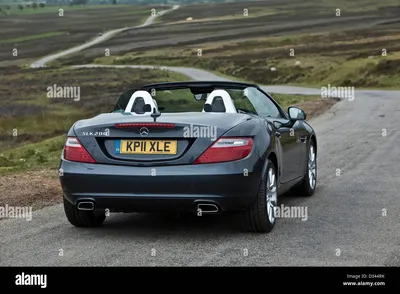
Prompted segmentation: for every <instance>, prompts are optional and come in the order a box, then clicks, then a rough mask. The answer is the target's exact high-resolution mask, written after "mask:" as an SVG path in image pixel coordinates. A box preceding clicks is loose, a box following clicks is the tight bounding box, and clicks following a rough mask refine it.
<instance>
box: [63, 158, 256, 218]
mask: <svg viewBox="0 0 400 294" xmlns="http://www.w3.org/2000/svg"><path fill="white" fill-rule="evenodd" d="M262 167H263V161H262V160H261V159H260V158H257V159H255V158H254V157H253V159H245V160H240V161H237V162H231V163H219V164H201V165H180V166H157V167H137V166H135V167H133V166H115V165H103V164H86V163H75V162H70V161H66V160H62V161H61V165H60V168H61V170H62V174H60V181H61V186H62V190H63V194H64V197H65V198H66V199H67V200H68V201H70V202H71V203H73V204H75V205H76V204H78V202H81V201H92V202H94V204H95V209H109V210H110V211H115V212H156V211H196V208H197V204H198V203H211V204H215V205H217V206H218V208H219V210H220V211H237V210H242V209H246V208H247V207H248V206H249V205H250V204H251V203H252V202H253V201H254V198H255V196H256V194H257V191H258V187H259V183H260V177H261V171H262Z"/></svg>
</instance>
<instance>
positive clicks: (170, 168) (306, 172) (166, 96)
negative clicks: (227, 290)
mask: <svg viewBox="0 0 400 294" xmlns="http://www.w3.org/2000/svg"><path fill="white" fill-rule="evenodd" d="M110 110H111V109H110ZM305 119H306V114H305V113H304V111H303V110H301V109H299V108H297V107H289V109H288V111H287V112H285V111H284V110H283V109H282V108H281V107H280V106H279V104H278V103H277V102H276V101H275V100H273V99H272V97H270V96H269V95H268V94H267V93H265V92H264V91H263V90H262V89H261V88H260V87H259V86H257V85H254V84H248V83H239V82H212V81H211V82H176V83H158V84H150V85H146V86H143V87H141V88H138V89H131V90H128V91H126V92H125V93H123V94H122V95H121V96H120V97H119V99H118V101H117V103H116V106H115V108H114V109H113V110H112V111H111V112H110V113H104V114H100V115H98V116H96V117H93V118H90V119H84V120H80V121H77V122H76V123H75V124H74V125H73V126H72V127H71V129H70V130H69V132H68V135H67V140H66V143H65V147H64V150H63V152H62V156H61V163H60V181H61V185H62V190H63V196H64V210H65V214H66V217H67V218H68V220H69V222H70V223H71V224H73V225H75V226H80V227H93V226H99V225H101V224H102V223H103V222H104V220H105V218H106V215H108V212H183V213H185V212H193V213H196V214H197V215H199V216H201V215H204V214H211V213H220V212H226V211H235V212H238V213H240V214H242V215H243V220H244V223H245V224H246V225H247V228H248V230H249V231H253V232H270V231H271V230H272V228H273V227H274V225H275V222H276V218H277V217H276V214H275V211H276V207H277V200H278V196H279V195H281V194H282V193H285V192H287V191H289V190H291V189H292V190H295V191H296V193H297V194H298V195H302V196H311V195H313V194H314V191H315V187H316V176H317V164H316V163H317V138H316V135H315V132H314V130H313V128H312V127H311V126H310V125H309V124H308V123H307V122H306V120H305Z"/></svg>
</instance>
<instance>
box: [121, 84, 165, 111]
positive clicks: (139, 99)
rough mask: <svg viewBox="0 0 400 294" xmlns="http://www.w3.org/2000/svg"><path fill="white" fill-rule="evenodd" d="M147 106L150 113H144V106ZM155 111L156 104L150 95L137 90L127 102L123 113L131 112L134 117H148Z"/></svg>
mask: <svg viewBox="0 0 400 294" xmlns="http://www.w3.org/2000/svg"><path fill="white" fill-rule="evenodd" d="M146 104H149V105H150V107H151V111H148V112H145V111H144V109H143V108H144V105H146ZM154 109H156V110H158V109H157V102H156V101H155V99H153V97H152V96H151V95H150V93H149V92H147V91H143V90H139V91H136V92H134V93H133V94H132V96H131V99H130V100H129V102H128V105H127V106H126V108H125V112H131V113H132V114H134V115H150V114H151V113H153V110H154Z"/></svg>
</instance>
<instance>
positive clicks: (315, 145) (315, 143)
mask: <svg viewBox="0 0 400 294" xmlns="http://www.w3.org/2000/svg"><path fill="white" fill-rule="evenodd" d="M310 140H311V142H313V144H314V148H315V155H317V154H318V149H317V138H316V137H315V135H311V138H310Z"/></svg>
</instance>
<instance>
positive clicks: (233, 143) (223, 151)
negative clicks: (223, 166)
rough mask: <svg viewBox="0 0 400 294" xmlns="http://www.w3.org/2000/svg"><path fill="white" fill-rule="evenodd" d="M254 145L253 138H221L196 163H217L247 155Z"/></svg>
mask: <svg viewBox="0 0 400 294" xmlns="http://www.w3.org/2000/svg"><path fill="white" fill-rule="evenodd" d="M252 147H253V139H251V138H221V139H219V140H218V141H216V142H215V143H214V144H212V145H211V146H210V147H209V148H208V149H207V150H206V151H205V152H204V153H203V154H202V155H201V156H200V157H199V158H197V159H196V161H195V162H194V164H201V163H217V162H227V161H234V160H239V159H243V158H245V157H247V155H249V154H250V152H251V149H252Z"/></svg>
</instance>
